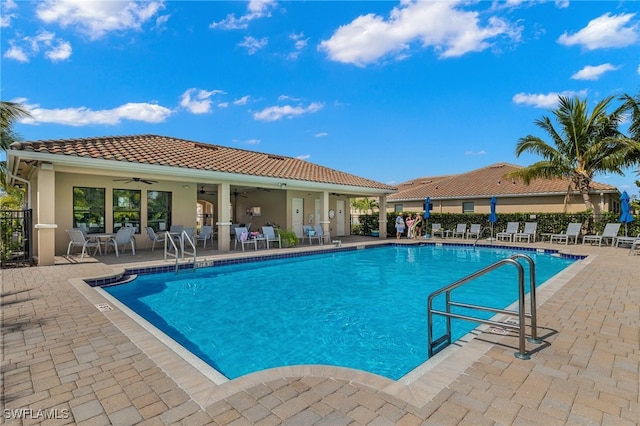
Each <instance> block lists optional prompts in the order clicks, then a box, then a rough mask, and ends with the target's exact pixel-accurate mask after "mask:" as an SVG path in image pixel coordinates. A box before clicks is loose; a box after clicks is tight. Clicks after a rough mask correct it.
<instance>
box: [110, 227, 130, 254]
mask: <svg viewBox="0 0 640 426" xmlns="http://www.w3.org/2000/svg"><path fill="white" fill-rule="evenodd" d="M135 231H136V229H135V228H134V227H132V226H123V227H121V228H119V229H118V232H117V233H116V235H115V237H113V238H111V239H109V240H108V241H107V243H106V244H105V249H104V252H105V254H107V253H108V252H109V246H113V249H114V251H115V252H116V257H119V256H120V252H119V251H118V247H120V246H122V253H124V252H125V250H126V248H127V244H130V245H131V252H132V253H133V254H134V255H135V254H136V246H135V244H134V242H133V241H134V240H133V234H134V233H135Z"/></svg>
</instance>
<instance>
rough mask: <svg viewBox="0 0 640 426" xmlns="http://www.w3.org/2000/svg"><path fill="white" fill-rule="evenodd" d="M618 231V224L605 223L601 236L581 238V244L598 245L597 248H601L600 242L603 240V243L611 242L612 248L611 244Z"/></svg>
mask: <svg viewBox="0 0 640 426" xmlns="http://www.w3.org/2000/svg"><path fill="white" fill-rule="evenodd" d="M618 231H620V223H607V224H606V225H605V227H604V230H603V231H602V234H595V235H585V236H583V237H582V244H585V243H586V242H590V243H591V244H594V243H598V246H602V240H605V243H606V241H607V240H611V245H612V246H613V242H614V241H615V239H616V237H617V236H618Z"/></svg>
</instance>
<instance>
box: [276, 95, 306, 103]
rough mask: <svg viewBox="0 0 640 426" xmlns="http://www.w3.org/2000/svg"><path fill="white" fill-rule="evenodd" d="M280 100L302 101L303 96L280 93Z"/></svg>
mask: <svg viewBox="0 0 640 426" xmlns="http://www.w3.org/2000/svg"><path fill="white" fill-rule="evenodd" d="M278 100H279V101H293V102H300V101H302V98H294V97H293V96H289V95H280V96H278Z"/></svg>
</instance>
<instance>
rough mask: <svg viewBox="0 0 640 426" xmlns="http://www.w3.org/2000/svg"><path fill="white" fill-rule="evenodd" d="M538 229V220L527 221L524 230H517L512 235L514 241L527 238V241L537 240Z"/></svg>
mask: <svg viewBox="0 0 640 426" xmlns="http://www.w3.org/2000/svg"><path fill="white" fill-rule="evenodd" d="M537 230H538V222H525V223H524V229H523V230H522V232H516V233H515V234H513V236H512V238H511V239H512V241H522V240H524V239H525V238H526V239H527V242H528V243H530V242H534V243H535V242H536V231H537Z"/></svg>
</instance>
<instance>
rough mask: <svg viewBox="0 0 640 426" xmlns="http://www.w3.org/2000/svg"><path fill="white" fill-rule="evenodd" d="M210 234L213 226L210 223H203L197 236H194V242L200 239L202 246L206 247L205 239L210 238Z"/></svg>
mask: <svg viewBox="0 0 640 426" xmlns="http://www.w3.org/2000/svg"><path fill="white" fill-rule="evenodd" d="M212 235H213V228H212V227H211V226H210V225H203V226H202V228H200V232H199V233H198V236H197V237H196V244H197V243H198V241H202V248H206V247H207V240H210V239H211V238H212Z"/></svg>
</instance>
